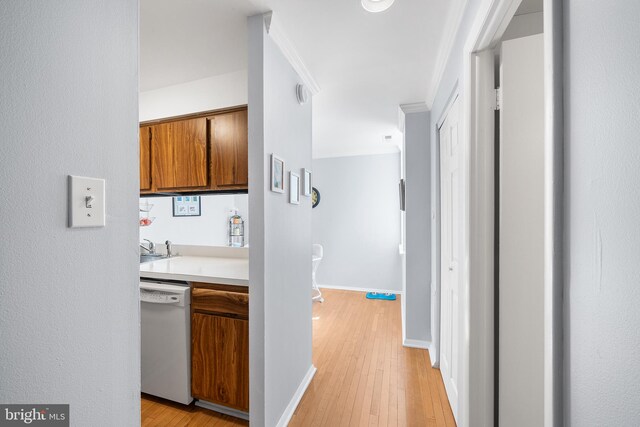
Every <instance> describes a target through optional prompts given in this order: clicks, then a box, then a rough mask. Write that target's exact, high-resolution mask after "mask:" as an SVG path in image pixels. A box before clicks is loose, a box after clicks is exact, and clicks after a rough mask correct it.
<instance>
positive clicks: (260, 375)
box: [249, 16, 312, 427]
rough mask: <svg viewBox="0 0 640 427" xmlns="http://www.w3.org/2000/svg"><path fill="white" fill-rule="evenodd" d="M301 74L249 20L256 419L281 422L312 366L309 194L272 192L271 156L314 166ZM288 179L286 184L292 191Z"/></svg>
mask: <svg viewBox="0 0 640 427" xmlns="http://www.w3.org/2000/svg"><path fill="white" fill-rule="evenodd" d="M300 82H301V79H300V78H299V76H298V75H297V74H296V72H295V71H294V70H293V68H292V67H291V65H290V64H289V62H288V61H287V59H286V58H285V57H284V56H283V54H282V53H281V52H280V50H279V49H278V47H277V46H276V44H275V43H274V42H273V40H272V39H271V37H270V36H269V35H268V34H267V33H266V31H265V27H264V20H263V17H262V16H253V17H251V18H249V210H250V213H251V218H252V224H251V245H250V247H249V265H250V267H249V268H250V278H251V279H250V289H249V292H250V298H251V304H250V305H249V307H250V317H251V323H250V331H249V335H250V336H249V339H250V355H251V360H250V370H251V371H250V375H251V377H250V381H251V393H250V401H251V424H252V425H255V426H269V427H270V426H275V425H277V424H278V422H279V420H280V419H281V417H282V415H283V412H284V411H285V409H286V407H287V405H288V404H289V403H290V401H291V399H292V398H293V396H294V394H295V392H296V390H297V389H298V387H299V386H300V384H301V382H302V381H303V379H304V377H305V375H306V374H307V373H308V372H309V370H310V369H312V363H311V327H312V325H311V199H310V198H308V197H302V198H301V201H300V205H292V204H289V203H288V200H289V197H288V194H279V193H273V192H271V191H270V189H269V182H270V166H271V163H270V154H271V153H275V154H278V155H280V156H281V157H282V158H283V159H284V160H285V162H286V170H287V171H289V170H297V171H299V170H300V168H303V167H304V168H307V169H311V102H308V103H307V104H306V105H304V106H301V105H299V104H298V102H297V100H296V96H295V88H296V84H297V83H300ZM288 188H289V184H288V178H287V180H286V181H285V189H286V190H287V191H288Z"/></svg>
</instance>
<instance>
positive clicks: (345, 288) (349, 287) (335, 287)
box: [318, 285, 402, 295]
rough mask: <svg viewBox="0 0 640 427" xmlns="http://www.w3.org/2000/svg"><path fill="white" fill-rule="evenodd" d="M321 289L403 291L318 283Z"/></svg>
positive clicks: (400, 292) (399, 292)
mask: <svg viewBox="0 0 640 427" xmlns="http://www.w3.org/2000/svg"><path fill="white" fill-rule="evenodd" d="M318 287H319V288H321V289H335V290H338V291H353V292H378V293H382V294H384V293H389V294H396V295H402V291H396V290H392V289H374V288H360V287H357V286H341V285H318Z"/></svg>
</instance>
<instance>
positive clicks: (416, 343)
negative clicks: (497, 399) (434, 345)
mask: <svg viewBox="0 0 640 427" xmlns="http://www.w3.org/2000/svg"><path fill="white" fill-rule="evenodd" d="M402 345H403V346H405V347H411V348H422V349H424V350H430V347H431V342H429V341H422V340H410V339H408V338H405V339H404V340H403V341H402Z"/></svg>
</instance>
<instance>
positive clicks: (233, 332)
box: [191, 313, 249, 411]
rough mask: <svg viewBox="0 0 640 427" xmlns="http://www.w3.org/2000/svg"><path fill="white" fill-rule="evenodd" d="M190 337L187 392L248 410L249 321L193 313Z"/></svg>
mask: <svg viewBox="0 0 640 427" xmlns="http://www.w3.org/2000/svg"><path fill="white" fill-rule="evenodd" d="M191 340H192V347H191V349H192V350H191V351H192V353H191V394H192V395H193V396H194V397H196V398H198V399H203V400H206V401H209V402H212V403H216V404H219V405H223V406H228V407H230V408H234V409H239V410H241V411H248V410H249V321H248V320H243V319H234V318H230V317H223V316H216V315H211V314H202V313H194V314H193V315H192V316H191Z"/></svg>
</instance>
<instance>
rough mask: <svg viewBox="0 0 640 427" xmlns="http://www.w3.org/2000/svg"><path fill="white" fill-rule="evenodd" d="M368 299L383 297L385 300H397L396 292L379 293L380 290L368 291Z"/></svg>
mask: <svg viewBox="0 0 640 427" xmlns="http://www.w3.org/2000/svg"><path fill="white" fill-rule="evenodd" d="M367 299H382V300H385V301H395V300H396V294H379V293H378V292H367Z"/></svg>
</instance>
